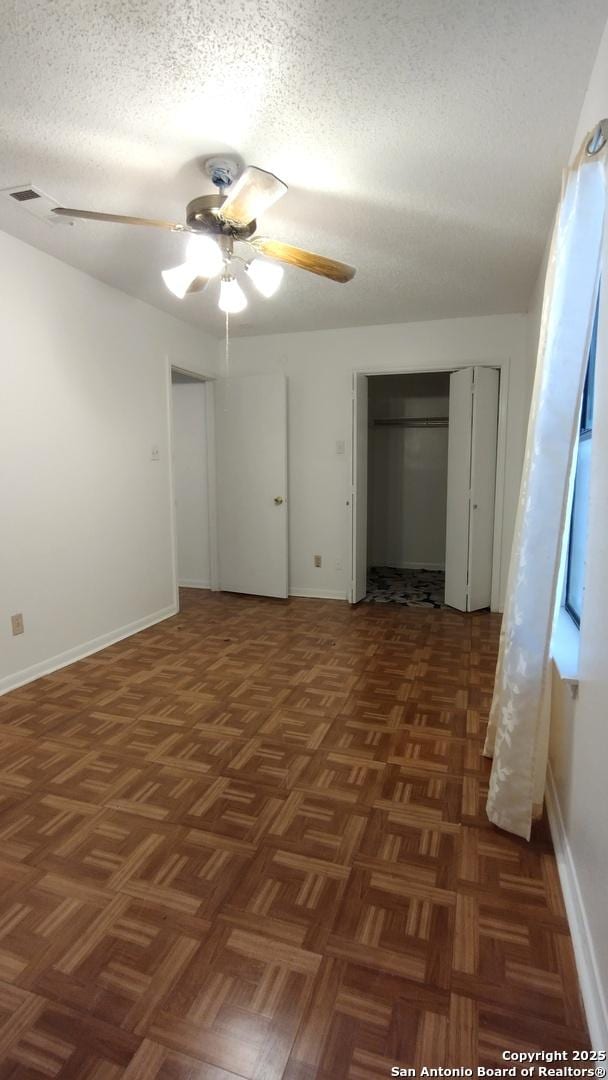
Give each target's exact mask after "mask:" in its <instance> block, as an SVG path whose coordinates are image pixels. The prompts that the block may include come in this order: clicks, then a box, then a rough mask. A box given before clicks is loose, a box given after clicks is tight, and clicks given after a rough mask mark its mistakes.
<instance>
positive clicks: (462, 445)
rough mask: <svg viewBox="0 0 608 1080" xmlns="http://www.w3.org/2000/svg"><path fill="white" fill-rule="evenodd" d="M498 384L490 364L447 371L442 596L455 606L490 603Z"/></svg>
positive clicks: (475, 606) (464, 607)
mask: <svg viewBox="0 0 608 1080" xmlns="http://www.w3.org/2000/svg"><path fill="white" fill-rule="evenodd" d="M498 387H499V374H498V371H495V370H494V369H493V368H486V367H477V368H463V369H462V370H461V371H455V372H453V374H452V375H450V418H449V431H448V493H447V523H446V559H445V602H446V604H448V605H449V606H450V607H454V608H457V609H458V610H459V611H477V610H479V609H480V608H484V607H489V606H490V599H491V591H492V545H493V537H494V496H495V487H496V441H497V431H498Z"/></svg>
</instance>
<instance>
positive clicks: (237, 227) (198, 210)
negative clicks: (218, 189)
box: [186, 194, 257, 240]
mask: <svg viewBox="0 0 608 1080" xmlns="http://www.w3.org/2000/svg"><path fill="white" fill-rule="evenodd" d="M225 201H226V196H225V195H221V194H216V195H199V196H198V198H196V199H192V201H191V202H189V203H188V205H187V207H186V222H187V224H188V225H189V226H190V228H191V229H193V230H194V232H201V233H211V234H212V235H214V236H232V237H233V238H234V239H235V240H248V239H249V237H250V236H253V234H254V232H255V230H256V228H257V222H256V221H255V219H254V220H253V221H248V222H247V224H243V225H241V224H238V223H237V222H232V221H223V220H222V218H220V217H218V215H217V211H218V210H219V208H220V206H221V205H222V203H224V202H225Z"/></svg>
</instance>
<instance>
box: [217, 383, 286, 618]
mask: <svg viewBox="0 0 608 1080" xmlns="http://www.w3.org/2000/svg"><path fill="white" fill-rule="evenodd" d="M214 391H215V446H216V476H217V485H216V504H217V537H218V563H219V567H218V569H219V587H220V589H223V590H226V591H228V592H241V593H254V594H255V595H257V596H277V597H286V596H287V587H288V581H287V567H288V554H287V552H288V548H287V382H286V379H285V376H284V375H282V374H273V375H249V376H247V377H245V378H238V379H232V378H230V379H218V380H217V382H216V383H215V387H214Z"/></svg>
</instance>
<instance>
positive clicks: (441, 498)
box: [367, 374, 450, 569]
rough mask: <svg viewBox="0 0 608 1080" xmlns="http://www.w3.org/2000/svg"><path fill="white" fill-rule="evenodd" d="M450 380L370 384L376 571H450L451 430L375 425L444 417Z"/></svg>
mask: <svg viewBox="0 0 608 1080" xmlns="http://www.w3.org/2000/svg"><path fill="white" fill-rule="evenodd" d="M449 393H450V377H449V375H447V374H446V375H375V376H372V377H371V378H370V379H369V420H370V429H369V441H368V446H369V469H368V487H367V490H368V522H367V523H368V530H367V533H368V547H367V562H368V565H369V566H399V567H406V566H411V567H427V568H429V569H443V567H444V566H445V526H446V498H447V482H448V429H447V426H446V427H428V428H422V427H419V428H415V427H398V426H395V427H393V426H383V425H376V424H374V420H376V419H377V418H387V417H389V418H390V417H395V416H409V417H416V416H443V417H447V415H448V411H449Z"/></svg>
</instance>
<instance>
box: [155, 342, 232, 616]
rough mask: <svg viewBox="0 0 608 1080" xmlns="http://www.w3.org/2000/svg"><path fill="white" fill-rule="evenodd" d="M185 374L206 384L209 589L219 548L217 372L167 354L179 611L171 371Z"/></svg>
mask: <svg viewBox="0 0 608 1080" xmlns="http://www.w3.org/2000/svg"><path fill="white" fill-rule="evenodd" d="M174 371H175V372H177V374H178V375H187V376H188V378H189V379H194V380H195V381H196V382H203V383H206V392H205V427H206V433H207V447H206V449H207V454H206V457H207V520H208V530H209V578H210V589H211V591H212V592H217V591H218V589H219V573H218V549H217V513H216V501H215V500H216V477H215V407H214V397H213V384H214V382H215V380H216V379H217V375H207V374H204V373H203V372H200V371H193V370H192V369H191V368H188V367H184V366H183V365H182V364H176V363H173V362H172V361H171V359H170V358H169V357H167V360H166V371H165V385H166V394H167V445H168V448H169V470H168V472H169V523H170V533H171V566H172V568H173V603H174V605H175V610H176V611H179V584H178V580H179V575H178V567H177V514H176V512H175V454H174V451H175V440H174V430H173V390H172V379H171V374H172V372H174Z"/></svg>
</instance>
